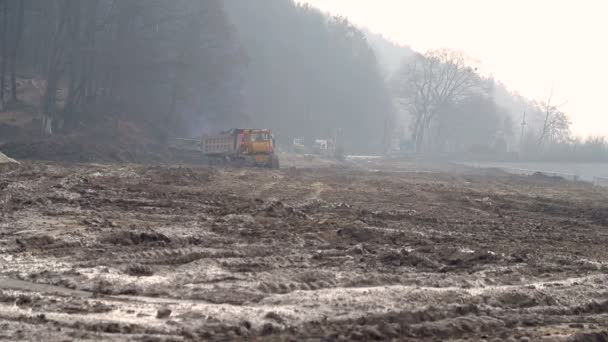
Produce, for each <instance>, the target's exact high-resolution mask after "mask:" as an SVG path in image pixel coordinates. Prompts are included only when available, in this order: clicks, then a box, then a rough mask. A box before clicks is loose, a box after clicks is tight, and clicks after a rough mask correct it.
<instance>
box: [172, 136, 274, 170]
mask: <svg viewBox="0 0 608 342" xmlns="http://www.w3.org/2000/svg"><path fill="white" fill-rule="evenodd" d="M172 147H173V148H175V149H179V150H189V151H201V152H202V154H203V155H204V156H206V157H207V158H209V159H210V161H212V162H215V163H224V164H234V165H238V166H247V165H250V166H258V167H268V168H273V169H278V168H279V157H278V156H277V155H276V153H275V140H274V136H273V134H272V131H271V130H269V129H253V128H235V129H231V130H228V131H224V132H222V133H220V134H217V135H206V136H203V137H202V138H201V140H196V139H176V140H175V142H174V144H173V146H172Z"/></svg>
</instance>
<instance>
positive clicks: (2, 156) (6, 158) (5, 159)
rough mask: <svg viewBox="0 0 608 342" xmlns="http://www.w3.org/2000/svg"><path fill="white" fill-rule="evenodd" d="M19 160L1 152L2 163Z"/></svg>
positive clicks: (12, 162) (0, 162) (0, 159)
mask: <svg viewBox="0 0 608 342" xmlns="http://www.w3.org/2000/svg"><path fill="white" fill-rule="evenodd" d="M16 163H17V161H16V160H14V159H12V158H9V157H7V156H6V155H5V154H4V153H2V152H0V164H16Z"/></svg>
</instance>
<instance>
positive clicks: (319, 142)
mask: <svg viewBox="0 0 608 342" xmlns="http://www.w3.org/2000/svg"><path fill="white" fill-rule="evenodd" d="M313 150H314V152H315V153H316V154H320V155H323V156H331V155H334V154H335V150H336V147H335V143H334V141H333V140H328V139H316V140H315V143H314V145H313Z"/></svg>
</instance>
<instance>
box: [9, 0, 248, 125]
mask: <svg viewBox="0 0 608 342" xmlns="http://www.w3.org/2000/svg"><path fill="white" fill-rule="evenodd" d="M0 8H2V16H1V18H2V24H1V25H0V27H1V28H2V30H3V32H2V36H3V39H2V42H3V44H2V45H3V46H2V66H3V67H2V75H1V76H2V77H0V78H1V79H2V80H3V81H2V83H4V79H5V77H4V76H5V70H7V73H8V74H10V83H11V87H10V88H9V89H8V93H9V94H10V96H9V97H8V98H10V99H11V101H7V99H8V98H7V97H6V96H3V97H2V101H1V102H2V104H3V105H9V106H10V105H13V106H14V105H17V104H18V102H19V99H18V96H17V95H18V94H17V92H16V91H15V88H16V83H17V81H16V80H15V79H16V78H22V79H29V80H36V81H39V82H38V83H42V86H41V87H40V88H41V89H42V91H43V94H42V96H41V100H40V103H39V104H36V105H37V107H38V108H37V111H38V112H39V114H40V120H41V122H42V125H43V126H44V130H45V131H46V133H48V134H52V133H57V132H65V131H69V130H74V129H81V128H82V127H87V126H92V125H95V124H96V123H99V122H100V121H107V120H126V121H136V122H140V123H146V124H148V126H147V127H149V128H150V127H151V129H153V130H155V133H157V134H161V135H168V134H174V133H175V134H183V133H185V132H184V131H187V130H188V129H189V128H190V127H199V128H200V127H201V125H202V124H203V121H210V122H214V121H222V122H225V123H226V124H237V123H239V122H241V121H242V120H243V119H244V112H243V107H242V105H241V97H242V89H241V87H242V83H243V82H242V74H243V73H242V68H243V65H244V64H243V63H244V53H243V52H242V50H241V49H240V45H239V43H238V39H237V37H236V36H235V34H234V31H233V30H232V28H231V25H230V24H229V22H228V20H227V18H226V16H225V14H224V12H223V7H222V1H221V0H206V1H199V0H172V1H164V0H0ZM5 65H8V67H7V68H6V69H5V67H4V66H5ZM2 89H3V90H4V89H5V88H4V87H3V88H2ZM1 93H3V94H6V90H5V91H2V92H1Z"/></svg>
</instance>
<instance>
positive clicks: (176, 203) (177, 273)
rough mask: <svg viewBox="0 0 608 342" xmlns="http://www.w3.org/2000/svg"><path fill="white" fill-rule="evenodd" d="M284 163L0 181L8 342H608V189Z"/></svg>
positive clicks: (1, 275)
mask: <svg viewBox="0 0 608 342" xmlns="http://www.w3.org/2000/svg"><path fill="white" fill-rule="evenodd" d="M283 165H284V168H283V169H282V170H279V171H269V170H261V169H228V168H224V169H220V168H218V169H211V168H205V167H168V166H141V165H95V164H61V163H49V162H23V163H22V164H21V165H12V166H3V167H2V170H1V172H0V210H1V213H0V214H1V215H2V216H1V218H0V340H42V339H44V340H45V341H48V342H52V341H64V340H114V341H122V340H139V341H165V340H166V341H182V340H235V339H250V340H275V341H283V340H298V341H299V340H307V339H309V340H311V341H323V340H325V341H341V340H343V341H346V340H391V339H397V340H446V339H451V340H466V339H469V340H470V339H473V340H480V339H487V340H509V339H511V340H541V339H546V340H569V341H605V340H607V339H608V334H607V333H606V329H608V286H607V285H606V284H607V281H608V250H607V249H608V202H607V201H606V200H607V199H608V191H606V190H604V189H600V188H594V187H592V186H591V185H588V184H585V183H570V182H566V181H562V180H560V179H552V178H546V177H542V176H538V177H516V176H510V175H504V174H500V173H498V172H485V171H484V172H481V171H475V172H472V171H471V170H466V169H460V170H456V169H454V170H452V171H458V172H457V173H456V172H455V173H441V172H439V173H438V172H435V171H436V170H437V168H433V167H431V166H429V165H425V166H421V165H415V164H413V163H407V162H399V163H397V162H391V161H380V160H371V161H369V160H363V161H350V162H346V163H330V162H318V163H314V162H313V161H312V160H295V159H292V160H289V159H288V160H285V161H284V162H283ZM290 165H296V166H297V168H290V167H289V166H290ZM307 165H308V166H309V167H306V166H307ZM313 166H314V167H313ZM429 171H431V172H429Z"/></svg>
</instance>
